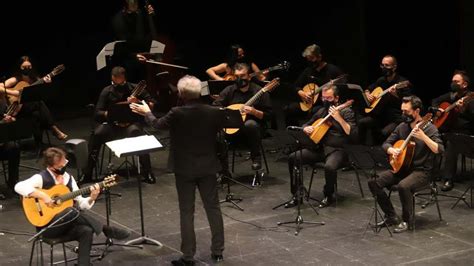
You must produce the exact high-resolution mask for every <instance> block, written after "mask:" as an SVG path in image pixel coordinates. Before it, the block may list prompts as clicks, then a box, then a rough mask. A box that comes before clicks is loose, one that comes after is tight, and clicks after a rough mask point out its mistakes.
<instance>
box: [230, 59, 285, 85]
mask: <svg viewBox="0 0 474 266" xmlns="http://www.w3.org/2000/svg"><path fill="white" fill-rule="evenodd" d="M288 68H290V63H289V62H287V61H283V62H282V63H280V64H278V65H276V66H272V67H269V68H266V69H264V70H260V71H258V72H253V73H250V78H253V77H256V76H257V75H262V74H263V75H266V74H268V73H270V72H272V71H275V70H288ZM223 79H224V80H227V81H229V80H231V81H232V80H236V79H237V77H236V76H235V75H234V74H233V73H230V74H227V75H225V76H224V77H223Z"/></svg>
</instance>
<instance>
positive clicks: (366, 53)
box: [0, 0, 474, 113]
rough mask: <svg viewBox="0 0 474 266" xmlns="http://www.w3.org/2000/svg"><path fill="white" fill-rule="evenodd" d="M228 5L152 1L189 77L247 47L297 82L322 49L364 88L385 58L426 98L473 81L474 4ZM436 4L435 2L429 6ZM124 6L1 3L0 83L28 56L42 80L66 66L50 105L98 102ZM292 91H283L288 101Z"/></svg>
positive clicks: (65, 107)
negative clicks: (453, 83) (311, 54)
mask: <svg viewBox="0 0 474 266" xmlns="http://www.w3.org/2000/svg"><path fill="white" fill-rule="evenodd" d="M280 2H281V3H276V1H275V2H258V5H259V6H261V7H257V3H256V1H240V2H237V1H233V2H230V1H226V2H223V1H222V3H221V4H217V2H214V1H213V3H202V2H199V3H192V2H188V1H156V0H151V3H152V4H153V5H154V7H155V9H156V12H157V18H156V20H157V28H158V32H159V34H160V35H162V37H164V36H166V37H167V38H168V40H170V43H167V45H169V47H171V46H172V45H173V46H175V48H176V51H177V55H178V56H179V57H180V60H179V61H177V62H179V63H182V64H184V65H186V66H189V67H190V71H189V73H190V74H194V75H197V76H198V77H199V78H202V79H207V76H206V75H205V72H204V71H205V70H206V68H208V67H210V66H213V65H216V64H218V63H221V62H223V59H224V56H225V55H226V52H227V49H228V47H229V45H230V44H233V43H240V44H243V45H244V47H245V48H246V51H247V53H248V54H249V55H251V56H252V57H253V58H254V61H255V62H256V63H257V64H258V65H259V66H260V67H261V68H265V67H268V66H272V65H275V64H277V63H279V62H281V61H282V60H288V61H290V62H291V64H292V66H291V68H290V71H289V72H288V73H286V74H284V75H283V79H284V80H285V81H287V82H289V83H291V82H293V81H294V79H295V78H296V76H297V75H298V73H299V72H300V71H301V70H302V69H303V68H304V66H305V61H304V58H302V57H301V52H302V51H303V49H304V48H305V47H306V46H307V45H309V44H312V43H317V44H318V45H320V46H321V47H322V51H323V56H324V57H325V59H326V60H327V61H328V62H331V63H334V64H336V65H338V66H340V67H341V68H342V69H343V70H344V71H346V72H347V73H349V74H350V80H351V81H352V82H354V83H359V84H361V85H362V86H363V87H365V86H366V85H368V84H370V83H371V82H372V81H374V80H375V79H376V78H377V77H378V76H379V75H380V69H379V64H380V61H381V58H382V57H383V55H385V54H393V55H395V56H396V57H397V58H398V61H399V72H400V73H401V74H402V75H403V76H405V77H407V78H408V79H409V80H410V81H411V82H412V83H413V84H414V85H415V93H416V94H417V95H419V96H420V97H422V99H423V100H425V101H427V100H431V99H432V98H433V97H435V96H437V95H439V94H441V93H443V92H445V91H447V90H448V89H449V83H450V80H451V76H452V73H453V71H454V69H466V70H468V72H469V73H471V74H472V73H474V53H473V51H472V49H470V47H474V46H473V45H474V38H473V36H472V32H473V30H474V26H473V25H474V16H473V14H472V13H473V10H474V3H472V2H471V1H468V0H458V1H444V3H433V2H426V4H425V5H424V6H418V5H414V4H413V3H414V2H415V1H410V2H409V1H406V2H405V1H361V0H360V1H324V2H323V1H308V2H307V3H304V2H301V1H291V2H290V1H286V2H283V1H280ZM428 3H429V4H428ZM121 4H122V1H32V2H20V1H15V2H14V3H11V2H10V3H7V2H2V4H1V5H2V11H3V12H2V15H1V16H0V23H1V24H0V25H2V33H3V37H0V38H1V39H2V40H3V41H2V44H1V49H0V76H7V77H8V76H10V74H11V71H12V67H13V66H14V64H15V63H16V61H17V60H18V59H19V57H20V56H21V55H24V54H28V55H30V56H32V57H33V59H34V60H35V62H36V64H35V66H36V67H38V69H39V71H40V72H41V73H42V74H46V73H48V72H49V71H50V70H51V69H52V68H53V67H54V66H56V65H58V64H60V63H64V64H65V65H66V68H67V69H66V71H65V72H64V73H63V74H61V75H60V76H58V77H57V78H56V81H55V82H54V84H53V89H54V91H55V97H53V98H52V99H49V100H48V105H49V106H50V107H51V108H52V109H53V110H55V111H56V112H59V113H74V112H75V111H77V110H83V109H84V108H85V106H86V105H87V104H88V103H95V101H96V98H97V95H98V94H99V92H100V90H101V89H102V88H103V87H104V86H106V85H107V84H108V71H109V70H107V69H106V70H102V71H99V72H97V71H96V70H95V69H96V67H95V57H96V55H97V54H98V52H99V51H100V50H101V48H102V47H103V46H104V45H105V44H106V43H108V42H110V41H113V34H112V28H111V25H110V20H111V18H112V16H113V15H114V14H115V13H116V12H118V11H119V10H120V8H121ZM287 93H288V91H278V90H277V91H275V92H274V95H273V97H276V98H284V97H285V96H286V95H287Z"/></svg>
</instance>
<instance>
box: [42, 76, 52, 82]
mask: <svg viewBox="0 0 474 266" xmlns="http://www.w3.org/2000/svg"><path fill="white" fill-rule="evenodd" d="M43 81H44V82H45V83H51V81H52V80H51V77H50V76H49V75H47V76H45V77H44V78H43Z"/></svg>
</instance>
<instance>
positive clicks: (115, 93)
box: [82, 67, 156, 183]
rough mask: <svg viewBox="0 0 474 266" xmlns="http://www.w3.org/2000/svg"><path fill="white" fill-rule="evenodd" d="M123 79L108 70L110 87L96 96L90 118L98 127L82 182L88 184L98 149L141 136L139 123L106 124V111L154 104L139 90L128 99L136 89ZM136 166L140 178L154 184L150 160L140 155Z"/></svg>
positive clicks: (120, 70)
mask: <svg viewBox="0 0 474 266" xmlns="http://www.w3.org/2000/svg"><path fill="white" fill-rule="evenodd" d="M125 75H126V71H125V69H124V68H123V67H114V68H113V69H112V85H109V86H107V87H105V88H104V89H103V90H102V92H101V93H100V96H99V99H98V101H97V105H96V106H95V115H94V116H95V120H96V121H97V122H99V123H100V124H99V125H98V126H96V128H95V130H94V133H93V134H92V135H91V138H90V141H89V163H88V167H87V170H86V171H85V177H84V180H83V181H82V182H88V181H91V180H92V170H93V167H94V165H96V160H97V156H98V153H99V149H100V147H101V146H102V145H103V144H104V143H105V142H107V141H110V140H113V139H117V138H125V137H136V136H140V135H143V134H144V133H143V129H142V128H143V126H142V124H141V123H139V122H134V123H130V124H126V125H121V124H113V123H112V122H111V121H108V118H109V117H108V110H109V108H110V107H111V106H112V105H114V104H118V103H127V102H128V103H131V102H137V101H138V100H145V101H146V102H147V103H148V104H150V105H151V106H153V104H154V99H153V98H152V97H151V96H150V94H149V93H148V92H147V91H146V90H143V91H142V92H141V93H140V94H139V95H137V96H136V97H131V94H132V92H133V90H134V88H135V86H136V85H134V84H132V83H129V82H127V79H126V76H125ZM140 164H141V165H142V166H143V172H142V175H143V176H144V177H145V182H147V183H155V182H156V180H155V176H154V175H153V172H152V171H151V165H150V164H151V163H150V156H149V155H148V154H146V155H141V156H140Z"/></svg>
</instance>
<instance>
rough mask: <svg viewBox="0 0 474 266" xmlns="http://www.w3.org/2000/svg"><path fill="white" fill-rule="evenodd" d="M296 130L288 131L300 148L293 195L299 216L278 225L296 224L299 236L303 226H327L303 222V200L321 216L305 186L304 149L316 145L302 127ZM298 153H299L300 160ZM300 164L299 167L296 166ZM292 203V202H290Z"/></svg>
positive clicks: (295, 169) (296, 159) (296, 232)
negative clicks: (311, 201)
mask: <svg viewBox="0 0 474 266" xmlns="http://www.w3.org/2000/svg"><path fill="white" fill-rule="evenodd" d="M294 128H295V129H298V131H288V132H292V133H289V135H290V136H292V137H293V138H294V139H295V142H296V144H297V146H298V148H299V152H298V151H296V154H295V165H294V166H293V167H294V169H293V175H294V180H295V181H296V193H295V194H296V195H293V197H294V198H295V200H296V201H297V202H298V205H297V209H298V210H297V215H296V218H295V219H294V220H291V221H287V222H278V223H277V225H284V224H296V228H295V235H298V234H299V233H300V231H301V229H302V227H301V225H302V224H314V225H325V222H314V221H305V220H303V216H302V215H301V204H302V203H303V200H306V203H307V204H308V205H309V206H310V207H311V209H313V211H314V212H315V213H316V214H317V215H319V213H318V211H317V210H316V208H314V206H313V205H312V204H311V203H310V202H309V200H310V199H312V198H310V197H309V192H308V190H307V189H306V187H305V186H304V182H303V161H302V158H303V147H305V146H306V147H309V146H311V145H314V143H312V142H311V141H310V139H309V137H308V136H306V134H304V133H303V131H302V129H303V128H302V127H294ZM298 153H299V158H298V156H297V155H298ZM296 164H298V166H297V165H296ZM290 201H291V200H290ZM290 201H287V202H284V203H282V204H280V205H277V206H275V207H273V210H275V209H277V208H279V207H281V206H283V205H285V204H286V203H289V202H290Z"/></svg>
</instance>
